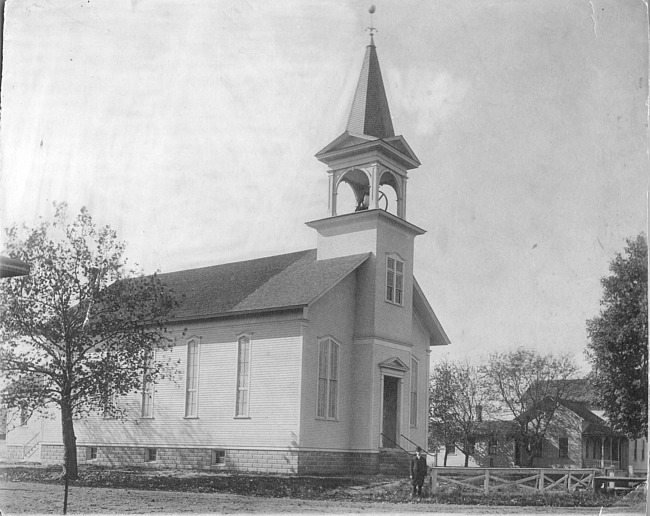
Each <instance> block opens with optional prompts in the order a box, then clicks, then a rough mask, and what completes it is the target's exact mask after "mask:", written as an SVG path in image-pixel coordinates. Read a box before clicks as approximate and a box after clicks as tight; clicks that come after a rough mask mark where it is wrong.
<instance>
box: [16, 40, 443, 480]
mask: <svg viewBox="0 0 650 516" xmlns="http://www.w3.org/2000/svg"><path fill="white" fill-rule="evenodd" d="M316 157H317V158H318V159H319V160H320V161H322V162H323V163H325V164H327V165H328V167H329V171H328V174H329V194H328V198H329V199H328V200H329V203H328V207H329V208H328V209H329V217H327V218H324V219H321V220H316V221H313V222H309V223H308V226H309V227H311V228H313V229H315V230H316V232H317V248H316V249H313V250H308V251H300V252H294V253H289V254H283V255H279V256H270V257H266V258H259V259H255V260H250V261H244V262H238V263H230V264H225V265H216V266H213V267H204V268H200V269H191V270H184V271H179V272H172V273H167V274H161V275H160V278H161V280H162V281H163V282H164V283H165V284H167V285H168V286H169V287H170V288H171V289H172V290H173V291H174V292H175V294H176V295H177V296H178V300H179V302H180V307H179V308H178V310H177V311H176V313H175V318H174V321H173V323H172V325H171V330H172V332H173V335H174V338H175V340H176V343H175V346H174V347H173V349H172V350H171V351H165V352H161V353H159V354H158V357H157V359H158V360H163V359H166V358H171V359H172V360H178V361H179V362H180V365H179V374H178V375H177V378H176V380H175V381H161V382H159V383H157V384H156V385H144V386H143V392H142V393H138V394H137V395H134V396H131V397H129V398H128V399H125V400H122V402H123V404H124V405H125V406H126V407H127V409H128V419H127V420H126V421H121V420H117V419H111V418H110V417H103V418H102V417H90V418H86V419H83V420H80V421H77V422H76V423H75V430H76V435H77V445H78V449H79V458H80V460H81V461H83V459H84V458H85V459H86V460H87V461H89V462H91V463H96V464H102V465H115V466H117V465H119V466H122V465H135V464H144V465H149V466H165V467H170V466H171V467H184V468H222V467H225V468H233V469H239V470H253V471H264V472H285V473H310V472H314V473H337V472H338V473H374V472H377V471H378V470H379V455H380V451H381V450H383V449H386V448H394V447H396V446H397V445H400V446H403V447H407V446H408V447H409V449H412V448H413V447H414V444H413V443H415V444H418V445H421V446H425V445H426V442H427V422H428V378H429V348H430V346H437V345H445V344H448V343H449V340H448V338H447V336H446V334H445V332H444V330H443V328H442V326H441V325H440V323H439V321H438V319H437V317H436V315H435V313H434V312H433V310H432V308H431V306H430V305H429V303H428V301H427V299H426V297H425V295H424V293H423V291H422V289H421V288H420V286H419V285H418V283H417V281H416V280H415V278H414V276H413V265H414V239H415V237H416V236H418V235H421V234H422V233H424V231H423V230H422V229H420V228H418V227H417V226H414V225H413V224H411V223H410V222H407V221H406V219H405V213H406V182H407V171H408V170H410V169H413V168H417V167H418V166H419V164H420V163H419V161H418V160H417V157H416V156H415V154H413V152H412V151H411V149H410V148H409V146H408V145H407V144H406V141H405V140H404V138H403V137H402V136H395V134H394V131H393V127H392V121H391V117H390V112H389V109H388V103H387V100H386V95H385V92H384V85H383V82H382V78H381V72H380V69H379V62H378V60H377V53H376V49H375V46H374V43H373V41H372V36H371V42H370V45H369V46H368V47H367V49H366V55H365V59H364V63H363V67H362V71H361V76H360V79H359V84H358V87H357V90H356V93H355V97H354V102H353V105H352V110H351V113H350V119H349V122H348V125H347V127H346V130H345V132H344V133H343V134H342V135H341V136H340V137H338V138H337V139H336V140H334V142H332V143H331V144H330V145H328V146H327V147H326V148H325V149H323V150H322V151H321V152H319V153H318V154H317V155H316ZM343 183H346V184H348V185H349V186H350V187H351V189H352V191H353V192H354V195H355V197H356V201H357V206H356V208H357V210H358V211H356V212H352V213H348V214H344V215H339V214H338V213H337V194H338V192H339V188H340V187H341V185H342V184H343ZM380 187H381V188H382V190H383V189H385V188H387V187H389V188H391V189H392V190H393V191H394V194H395V198H396V199H397V203H396V208H395V213H390V212H388V211H384V210H383V209H379V208H380V207H381V206H382V205H381V200H382V191H381V190H380ZM352 208H353V209H354V206H353V207H352ZM278 209H282V207H278ZM287 230H289V231H290V230H291V228H287ZM24 423H25V424H24V425H22V426H20V427H19V428H17V429H16V431H14V432H10V433H9V436H8V443H7V444H8V445H9V446H8V450H9V451H8V453H10V454H12V456H13V457H14V458H25V459H28V460H39V461H41V462H44V463H60V462H61V461H62V457H63V449H62V444H61V429H60V423H59V422H58V420H56V419H54V420H46V419H43V418H38V417H32V418H31V419H30V420H29V421H25V422H24Z"/></svg>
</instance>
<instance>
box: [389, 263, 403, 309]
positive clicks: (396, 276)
mask: <svg viewBox="0 0 650 516" xmlns="http://www.w3.org/2000/svg"><path fill="white" fill-rule="evenodd" d="M386 301H389V302H391V303H395V304H397V305H403V304H404V262H401V261H400V260H398V259H396V258H391V257H387V258H386Z"/></svg>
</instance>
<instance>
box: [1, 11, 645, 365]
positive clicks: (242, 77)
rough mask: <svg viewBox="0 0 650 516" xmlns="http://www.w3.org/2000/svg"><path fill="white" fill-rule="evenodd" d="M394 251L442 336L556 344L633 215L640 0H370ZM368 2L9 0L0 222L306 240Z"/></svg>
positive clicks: (189, 242)
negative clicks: (399, 139)
mask: <svg viewBox="0 0 650 516" xmlns="http://www.w3.org/2000/svg"><path fill="white" fill-rule="evenodd" d="M373 1H374V3H375V4H376V5H377V12H376V14H375V16H374V24H375V26H376V27H378V28H379V32H378V34H377V35H376V37H375V42H376V45H377V51H378V55H379V62H380V65H381V69H382V73H383V77H384V83H385V86H386V90H387V95H388V100H389V105H390V108H391V114H392V116H393V124H394V126H395V130H396V133H397V134H402V135H404V137H405V138H406V140H407V141H408V143H409V144H410V146H411V147H412V148H413V150H414V151H415V153H416V154H417V156H418V157H419V159H420V161H421V162H422V166H421V167H420V168H419V169H416V170H413V171H411V172H410V174H409V186H408V188H409V189H408V196H407V219H408V220H409V221H410V222H412V223H414V224H416V225H417V226H420V227H422V228H423V229H425V230H427V233H426V234H425V235H423V236H420V237H418V238H417V239H416V247H415V248H416V263H415V273H416V277H417V278H418V281H419V283H420V285H421V286H422V288H423V290H424V292H425V293H426V295H427V297H428V299H429V301H430V303H431V305H432V306H433V308H434V310H435V311H436V313H437V315H438V317H439V319H440V321H441V322H442V324H443V326H444V328H445V330H446V331H447V333H448V335H449V337H450V339H451V341H452V345H451V346H448V347H447V348H445V349H444V350H440V349H437V350H435V351H434V353H433V356H434V358H435V357H437V356H440V355H441V354H443V353H449V354H451V355H452V356H454V357H463V356H476V354H478V353H481V352H490V351H494V350H503V349H507V348H510V347H513V346H517V345H524V346H531V347H535V348H537V349H540V350H548V351H553V352H561V351H573V352H574V353H576V355H577V358H578V359H579V360H583V357H582V351H583V349H584V346H585V343H586V339H587V337H586V332H585V321H586V319H588V318H591V317H593V316H595V315H597V313H598V310H599V299H600V297H601V294H602V289H601V286H600V278H601V277H602V276H604V275H606V274H607V273H608V264H609V261H610V260H611V259H612V258H613V256H614V254H615V252H618V251H622V250H623V247H624V244H625V238H630V237H634V236H635V235H636V234H638V233H639V232H640V231H645V229H646V221H647V217H646V213H647V211H646V206H647V181H648V178H647V171H648V153H647V119H648V111H647V107H646V105H645V102H646V100H647V97H648V86H647V84H648V82H647V81H648V18H647V6H646V4H645V3H644V2H643V1H641V0H611V1H603V0H592V1H588V0H528V1H526V2H522V1H521V0H499V1H496V0H494V1H480V0H479V1H477V0H437V1H432V0H405V1H399V2H395V1H393V2H389V1H388V0H373ZM369 4H370V2H365V1H364V2H362V1H359V0H354V1H352V0H350V1H342V0H328V1H325V0H321V1H304V0H303V1H298V0H294V1H286V0H282V1H279V0H277V1H267V0H265V1H262V0H256V1H252V2H245V1H242V0H236V1H234V0H233V1H223V0H202V1H200V0H195V1H180V0H177V1H163V0H137V1H136V0H130V1H125V0H101V1H98V0H76V1H68V0H33V1H23V0H9V1H7V4H6V12H5V29H4V30H5V32H4V59H3V78H2V127H1V130H2V132H1V144H2V147H1V151H2V176H1V183H0V186H1V188H2V190H1V192H2V193H1V198H0V201H1V210H2V211H1V216H2V221H1V222H2V226H8V225H10V224H12V223H19V224H20V223H23V222H25V223H28V224H30V225H31V224H34V223H35V222H36V221H37V219H38V217H39V216H44V217H46V218H49V217H51V216H52V215H53V210H52V209H51V202H52V201H67V202H68V203H69V204H70V206H71V212H72V213H75V212H77V211H78V209H79V208H80V207H81V206H84V205H85V206H88V208H89V209H90V211H91V214H92V215H93V216H94V218H95V220H96V221H97V222H98V223H100V224H109V225H111V226H112V227H114V228H116V229H117V230H118V232H119V235H120V237H121V238H122V239H123V240H125V241H127V242H128V244H129V245H128V256H129V258H130V260H131V261H132V262H137V263H139V264H140V266H141V267H142V269H143V270H144V272H147V273H150V272H154V271H155V270H157V269H160V270H161V271H163V272H169V271H173V270H181V269H186V268H192V267H198V266H204V265H212V264H217V263H225V262H230V261H238V260H244V259H249V258H256V257H261V256H267V255H271V254H280V253H284V252H290V251H295V250H301V249H307V248H312V247H315V245H316V234H315V232H314V231H313V230H311V229H309V228H307V227H306V226H305V225H304V222H307V221H311V220H315V219H319V218H323V217H324V216H326V215H327V173H326V167H325V165H323V164H321V163H320V162H318V161H317V160H316V159H315V158H314V157H313V155H314V154H315V153H316V152H317V151H318V150H320V149H321V148H323V147H324V146H325V145H326V144H328V143H329V142H330V141H332V140H333V139H334V138H336V137H337V136H339V134H341V133H342V132H343V130H344V128H345V124H346V122H347V116H348V110H349V108H350V104H351V101H352V96H353V94H354V89H355V86H356V82H357V80H358V77H359V72H360V69H361V63H362V59H363V54H364V52H365V46H366V44H367V43H368V33H367V32H366V31H364V29H365V27H367V26H368V25H369V14H368V7H369Z"/></svg>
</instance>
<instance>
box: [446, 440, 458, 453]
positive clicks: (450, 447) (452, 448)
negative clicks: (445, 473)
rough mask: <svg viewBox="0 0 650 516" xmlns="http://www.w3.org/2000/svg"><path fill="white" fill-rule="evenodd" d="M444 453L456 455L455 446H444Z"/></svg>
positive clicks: (452, 444)
mask: <svg viewBox="0 0 650 516" xmlns="http://www.w3.org/2000/svg"><path fill="white" fill-rule="evenodd" d="M445 453H446V454H447V455H456V445H455V444H454V443H451V444H445Z"/></svg>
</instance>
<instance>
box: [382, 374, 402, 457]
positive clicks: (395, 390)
mask: <svg viewBox="0 0 650 516" xmlns="http://www.w3.org/2000/svg"><path fill="white" fill-rule="evenodd" d="M398 394H399V378H395V377H394V376H384V399H383V410H382V414H383V421H382V430H381V433H382V434H383V435H384V438H383V439H382V446H383V447H384V448H395V447H396V446H397V444H396V443H398V442H399V435H398V430H399V425H398V417H399V406H398V405H399V404H398V400H399V396H398Z"/></svg>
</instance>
